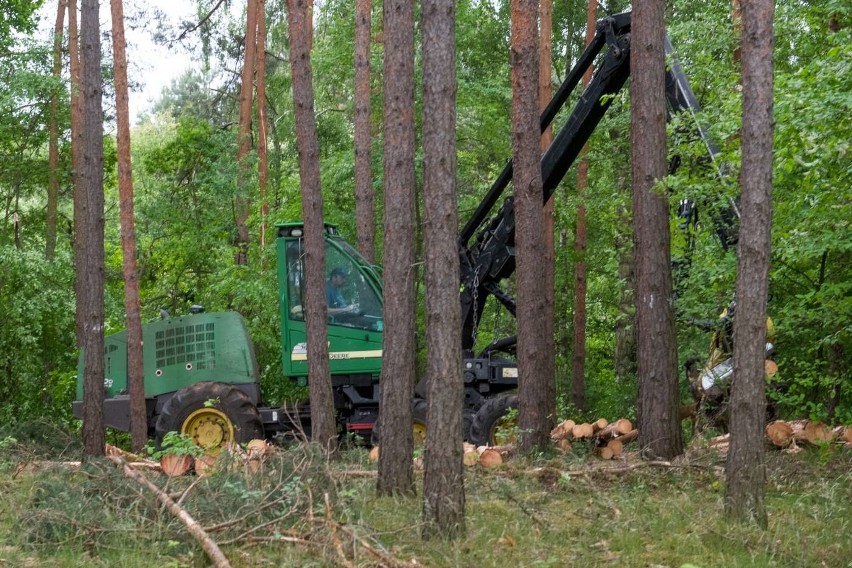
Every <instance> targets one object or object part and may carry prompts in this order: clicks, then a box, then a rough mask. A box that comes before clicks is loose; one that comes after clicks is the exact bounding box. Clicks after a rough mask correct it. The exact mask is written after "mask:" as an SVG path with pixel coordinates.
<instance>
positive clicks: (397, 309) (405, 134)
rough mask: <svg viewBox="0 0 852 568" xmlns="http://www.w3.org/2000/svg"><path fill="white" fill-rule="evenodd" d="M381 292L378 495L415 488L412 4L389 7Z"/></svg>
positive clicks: (402, 1)
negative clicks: (383, 317) (381, 356)
mask: <svg viewBox="0 0 852 568" xmlns="http://www.w3.org/2000/svg"><path fill="white" fill-rule="evenodd" d="M383 18H384V91H385V96H384V108H383V115H384V142H385V152H384V172H385V190H384V195H385V215H384V226H385V231H384V263H383V264H384V276H385V278H384V282H385V285H384V294H385V305H384V310H385V333H384V340H385V343H384V359H383V362H382V376H381V380H382V395H381V402H380V412H381V415H382V416H381V421H382V432H383V434H382V452H381V454H380V456H379V478H378V483H377V489H378V492H379V494H380V495H388V494H392V493H413V492H414V473H413V470H412V465H411V452H412V451H413V447H414V440H413V433H412V429H411V423H412V422H411V420H412V418H411V396H412V393H413V390H414V382H415V381H414V379H415V376H414V375H415V370H414V355H415V337H414V326H415V321H414V312H415V309H414V303H415V297H414V290H415V288H414V274H415V271H414V234H415V231H416V228H415V223H414V184H415V178H414V143H415V131H414V6H413V3H412V2H408V1H406V0H392V1H390V2H386V3H385V4H384V9H383Z"/></svg>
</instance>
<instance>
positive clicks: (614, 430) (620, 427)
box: [597, 418, 633, 442]
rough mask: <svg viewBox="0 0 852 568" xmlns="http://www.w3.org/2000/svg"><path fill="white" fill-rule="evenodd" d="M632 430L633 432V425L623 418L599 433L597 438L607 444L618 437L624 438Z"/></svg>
mask: <svg viewBox="0 0 852 568" xmlns="http://www.w3.org/2000/svg"><path fill="white" fill-rule="evenodd" d="M631 430H633V424H632V423H631V422H630V420H628V419H626V418H621V419H619V420H616V421H615V422H613V423H612V424H609V425H608V426H607V427H606V428H603V429H602V430H601V431H600V432H598V436H597V438H598V440H600V441H601V442H607V441H609V440H611V439H612V438H615V437H617V436H624V435H625V434H628V433H630V431H631Z"/></svg>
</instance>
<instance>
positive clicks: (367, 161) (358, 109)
mask: <svg viewBox="0 0 852 568" xmlns="http://www.w3.org/2000/svg"><path fill="white" fill-rule="evenodd" d="M371 18H372V3H371V1H370V0H356V2H355V226H356V233H357V238H358V252H360V253H361V254H362V255H363V256H364V258H365V259H367V260H368V261H369V262H376V244H375V241H376V212H375V207H374V205H373V172H372V157H371V148H370V143H371V141H370V24H371Z"/></svg>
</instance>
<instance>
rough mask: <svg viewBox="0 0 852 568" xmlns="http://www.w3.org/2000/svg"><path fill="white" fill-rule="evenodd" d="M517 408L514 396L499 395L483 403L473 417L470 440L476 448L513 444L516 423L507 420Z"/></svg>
mask: <svg viewBox="0 0 852 568" xmlns="http://www.w3.org/2000/svg"><path fill="white" fill-rule="evenodd" d="M516 408H518V397H517V396H516V395H501V396H497V397H494V398H489V399H488V400H486V401H485V404H483V405H482V406H481V407H480V408H479V410H478V411H477V412H476V414H475V415H474V417H473V423H472V424H471V425H470V440H471V442H472V443H473V444H476V445H477V446H502V445H505V444H508V443H513V442H514V438H515V434H514V432H513V430H514V427H515V426H516V425H517V422H516V421H513V420H511V419H509V418H507V415H509V414H510V413H511V411H512V410H514V409H516Z"/></svg>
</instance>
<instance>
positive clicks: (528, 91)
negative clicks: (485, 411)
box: [510, 0, 556, 452]
mask: <svg viewBox="0 0 852 568" xmlns="http://www.w3.org/2000/svg"><path fill="white" fill-rule="evenodd" d="M510 11H511V34H510V46H511V48H510V56H511V64H512V160H513V168H514V181H513V184H514V199H515V218H516V232H515V246H516V262H517V273H516V282H517V287H518V310H517V311H518V368H519V370H518V373H519V376H520V377H521V379H520V381H519V389H518V396H519V404H518V406H519V413H518V427H519V428H520V430H521V432H523V435H522V436H521V438H520V443H519V450H520V451H522V452H530V451H533V450H535V449H536V448H541V447H545V446H546V445H547V443H548V440H549V438H550V430H551V428H552V421H553V419H554V414H555V398H556V393H555V384H554V380H553V376H552V375H550V376H548V374H547V369H548V364H547V350H546V348H545V347H546V345H547V341H546V339H545V331H546V330H545V329H544V326H542V325H541V322H542V321H544V319H545V311H546V307H547V306H546V304H547V300H546V298H545V295H544V294H542V293H541V283H542V282H543V281H544V277H545V273H544V259H545V249H544V235H543V231H542V226H543V223H544V212H543V208H542V203H543V192H542V181H541V168H540V165H539V160H540V156H541V154H540V152H539V148H540V141H541V130H540V125H539V112H538V108H539V104H538V73H539V65H538V27H537V19H538V2H536V1H535V0H512V2H511V3H510Z"/></svg>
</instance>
